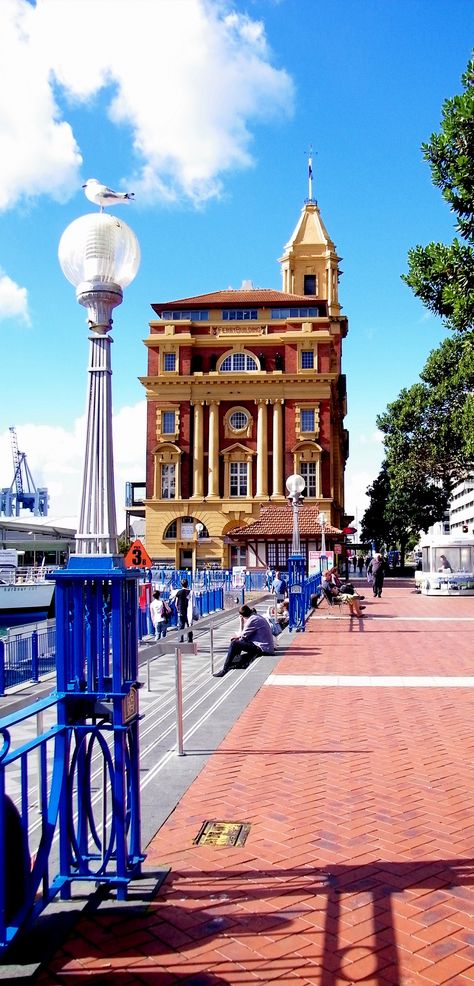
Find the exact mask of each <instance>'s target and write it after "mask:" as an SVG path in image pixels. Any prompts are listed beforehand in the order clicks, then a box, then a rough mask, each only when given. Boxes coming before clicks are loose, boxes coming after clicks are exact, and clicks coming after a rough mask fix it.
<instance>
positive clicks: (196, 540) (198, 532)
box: [193, 520, 204, 585]
mask: <svg viewBox="0 0 474 986" xmlns="http://www.w3.org/2000/svg"><path fill="white" fill-rule="evenodd" d="M203 530H204V524H201V521H199V520H198V522H197V524H196V526H195V528H194V531H195V534H194V566H193V585H194V582H195V581H196V576H197V570H198V566H197V550H198V543H199V538H200V537H201V534H202V532H203Z"/></svg>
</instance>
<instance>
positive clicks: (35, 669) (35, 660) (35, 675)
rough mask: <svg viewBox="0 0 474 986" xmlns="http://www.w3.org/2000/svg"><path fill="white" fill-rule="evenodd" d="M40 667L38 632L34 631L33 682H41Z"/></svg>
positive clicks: (32, 644)
mask: <svg viewBox="0 0 474 986" xmlns="http://www.w3.org/2000/svg"><path fill="white" fill-rule="evenodd" d="M38 672H39V665H38V631H37V630H33V633H32V634H31V680H32V681H38V680H39V673H38Z"/></svg>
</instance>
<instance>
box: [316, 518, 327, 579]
mask: <svg viewBox="0 0 474 986" xmlns="http://www.w3.org/2000/svg"><path fill="white" fill-rule="evenodd" d="M318 521H319V523H320V525H321V554H320V556H319V567H320V569H321V571H322V572H325V571H326V569H327V567H328V558H327V554H326V514H325V513H323V511H321V513H320V514H318Z"/></svg>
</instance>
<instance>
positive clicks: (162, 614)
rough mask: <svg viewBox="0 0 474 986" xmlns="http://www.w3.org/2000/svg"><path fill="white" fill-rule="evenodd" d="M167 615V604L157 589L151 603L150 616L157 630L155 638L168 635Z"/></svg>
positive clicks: (158, 638)
mask: <svg viewBox="0 0 474 986" xmlns="http://www.w3.org/2000/svg"><path fill="white" fill-rule="evenodd" d="M167 615H168V614H167V607H166V604H165V603H164V601H163V599H162V598H161V594H160V592H159V590H158V589H157V590H156V592H154V593H153V599H152V601H151V603H150V616H151V622H152V623H153V627H154V630H155V640H160V638H161V637H163V638H165V637H166V619H167Z"/></svg>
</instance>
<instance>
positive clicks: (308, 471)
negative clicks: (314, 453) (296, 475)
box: [300, 462, 316, 497]
mask: <svg viewBox="0 0 474 986" xmlns="http://www.w3.org/2000/svg"><path fill="white" fill-rule="evenodd" d="M300 475H301V476H302V477H303V479H304V481H305V483H306V487H305V490H304V496H310V497H311V496H312V497H315V496H316V463H315V462H300Z"/></svg>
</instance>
